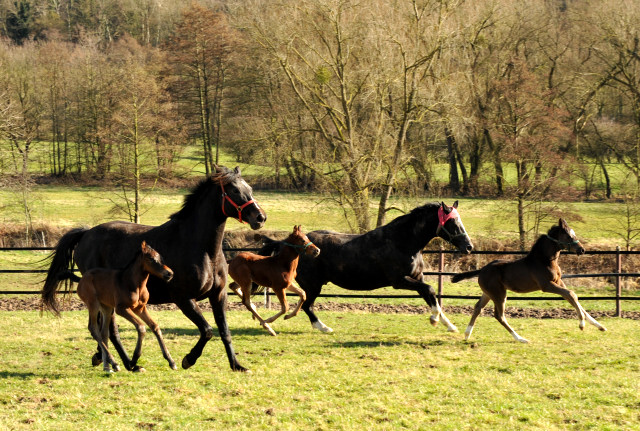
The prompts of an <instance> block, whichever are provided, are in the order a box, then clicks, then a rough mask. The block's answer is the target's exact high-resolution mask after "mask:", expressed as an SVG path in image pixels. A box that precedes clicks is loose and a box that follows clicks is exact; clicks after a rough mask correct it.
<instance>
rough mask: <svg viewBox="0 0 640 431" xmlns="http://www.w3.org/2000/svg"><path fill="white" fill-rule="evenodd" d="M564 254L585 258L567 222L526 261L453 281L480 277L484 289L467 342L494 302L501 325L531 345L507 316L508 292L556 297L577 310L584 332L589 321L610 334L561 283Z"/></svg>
mask: <svg viewBox="0 0 640 431" xmlns="http://www.w3.org/2000/svg"><path fill="white" fill-rule="evenodd" d="M562 250H567V251H572V252H575V253H576V254H577V255H582V254H584V248H583V247H582V245H581V244H580V241H578V240H577V238H576V235H575V232H574V231H573V229H571V228H570V227H569V225H567V222H566V221H564V219H560V221H559V223H558V225H557V226H553V227H552V228H551V229H549V231H548V232H547V234H546V235H542V236H540V238H538V240H537V241H536V243H535V244H534V245H533V247H532V248H531V251H530V252H529V254H527V255H526V256H525V257H523V258H522V259H518V260H515V261H504V260H494V261H493V262H491V263H489V264H487V265H486V266H484V267H482V268H481V269H479V270H476V271H469V272H462V273H460V274H456V275H454V276H453V278H452V279H451V281H453V282H454V283H456V282H458V281H460V280H464V279H467V278H471V277H474V276H476V275H477V276H478V284H479V285H480V288H481V289H482V297H481V298H480V300H479V301H478V302H477V303H476V305H475V308H474V310H473V315H472V316H471V320H470V321H469V325H468V326H467V330H466V331H465V339H466V340H468V339H469V337H471V332H472V331H473V325H474V324H475V321H476V318H477V317H478V315H480V312H481V311H482V309H483V308H484V306H485V305H487V303H488V302H489V301H490V300H491V301H493V304H494V307H495V318H496V319H497V320H498V322H500V323H501V324H502V326H504V327H505V328H507V331H509V333H510V334H511V335H512V336H513V338H515V339H516V340H517V341H520V342H521V343H528V341H527V340H526V339H524V338H522V337H521V336H519V335H518V334H517V333H516V331H514V330H513V328H512V327H511V326H509V324H508V323H507V319H506V318H505V316H504V309H505V304H506V302H507V290H511V291H513V292H517V293H529V292H534V291H537V290H541V291H543V292H549V293H556V294H558V295H560V296H562V297H563V298H564V299H566V300H567V301H569V303H570V304H571V305H573V307H574V308H575V309H576V311H577V312H578V318H579V319H580V329H584V326H585V319H586V320H587V321H589V323H591V324H592V325H594V326H596V327H597V328H598V329H600V330H601V331H606V328H605V327H604V326H602V325H601V324H600V323H598V321H596V320H595V319H594V318H593V317H591V316H590V315H589V313H587V312H586V311H585V309H584V308H582V305H580V302H579V301H578V297H577V296H576V294H575V293H574V292H573V291H572V290H570V289H567V287H566V286H565V284H564V282H563V281H562V280H561V277H562V271H561V270H560V267H559V266H558V257H559V256H560V251H562Z"/></svg>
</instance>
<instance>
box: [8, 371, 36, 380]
mask: <svg viewBox="0 0 640 431" xmlns="http://www.w3.org/2000/svg"><path fill="white" fill-rule="evenodd" d="M32 377H36V374H34V373H29V372H25V373H18V372H15V371H0V379H9V378H11V379H22V380H27V379H30V378H32Z"/></svg>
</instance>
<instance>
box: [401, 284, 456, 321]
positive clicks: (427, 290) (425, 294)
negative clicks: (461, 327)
mask: <svg viewBox="0 0 640 431" xmlns="http://www.w3.org/2000/svg"><path fill="white" fill-rule="evenodd" d="M393 287H394V288H395V289H408V290H414V291H416V292H418V294H419V295H420V296H421V297H422V299H424V300H425V301H426V303H427V305H429V306H430V307H431V317H430V318H429V320H430V321H431V324H432V325H433V326H435V325H437V324H438V321H440V320H441V321H442V323H444V324H445V325H446V326H447V330H448V331H449V332H458V328H456V326H455V325H454V324H453V323H451V322H450V321H449V319H448V318H447V316H445V314H444V312H443V311H442V308H440V304H438V299H437V298H436V292H435V291H434V290H433V287H431V286H429V285H428V284H426V283H423V282H422V281H418V280H416V279H414V278H411V277H409V276H406V277H404V279H402V280H401V281H399V282H398V283H396V284H394V285H393Z"/></svg>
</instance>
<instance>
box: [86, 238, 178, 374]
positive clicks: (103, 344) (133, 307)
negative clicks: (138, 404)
mask: <svg viewBox="0 0 640 431" xmlns="http://www.w3.org/2000/svg"><path fill="white" fill-rule="evenodd" d="M149 275H154V276H156V277H158V278H161V279H162V280H164V281H165V282H168V281H170V280H171V279H172V278H173V271H172V270H171V269H170V268H168V267H167V266H166V265H164V264H163V263H162V258H161V256H160V255H159V254H158V252H157V251H155V250H154V249H153V248H151V247H150V246H148V245H147V244H146V242H145V241H143V242H142V245H141V248H140V251H139V252H138V254H137V255H136V257H135V258H134V259H133V260H132V261H131V263H130V264H129V265H127V266H126V267H125V268H123V269H107V268H94V269H90V270H89V271H87V272H85V273H84V274H83V276H82V278H81V279H80V281H79V284H78V290H77V291H78V296H80V299H82V301H83V302H84V303H85V304H86V306H87V308H88V309H89V332H91V335H92V336H93V338H95V340H96V341H97V342H98V344H99V345H100V350H101V351H102V363H103V366H104V371H106V372H111V369H110V367H109V366H110V365H111V366H113V370H114V371H119V370H120V367H119V366H118V364H116V362H115V360H114V358H113V356H112V355H111V353H110V352H109V350H108V349H107V342H108V340H109V324H110V322H111V319H112V316H113V311H114V310H115V312H116V313H118V314H119V315H120V316H122V317H124V318H125V319H127V320H128V321H129V322H131V323H133V324H134V326H135V327H136V330H137V331H138V341H137V343H136V348H135V351H134V352H133V357H132V358H131V369H133V370H142V369H141V368H140V367H138V366H137V365H136V363H137V361H138V359H139V358H140V354H141V350H142V339H143V338H144V334H145V326H144V324H145V323H146V324H147V325H148V326H149V328H151V330H152V331H153V333H154V334H155V336H156V338H157V339H158V343H159V344H160V349H161V350H162V355H163V356H164V358H165V359H166V360H167V361H168V362H169V366H170V367H171V368H172V369H174V370H175V369H177V367H176V364H175V362H174V361H173V359H172V358H171V355H170V354H169V351H168V350H167V347H166V345H165V343H164V339H163V338H162V332H161V331H160V327H159V326H158V324H157V323H156V322H155V321H154V320H153V319H152V318H151V316H150V315H149V311H148V310H147V301H148V300H149V291H148V290H147V280H149ZM99 313H101V314H102V317H103V318H102V325H101V326H100V325H99V323H98V314H99Z"/></svg>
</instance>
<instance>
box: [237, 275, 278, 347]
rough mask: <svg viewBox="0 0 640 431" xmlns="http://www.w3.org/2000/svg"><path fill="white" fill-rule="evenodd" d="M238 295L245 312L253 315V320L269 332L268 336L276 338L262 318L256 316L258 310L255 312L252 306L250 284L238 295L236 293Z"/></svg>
mask: <svg viewBox="0 0 640 431" xmlns="http://www.w3.org/2000/svg"><path fill="white" fill-rule="evenodd" d="M238 290H240V287H238ZM236 293H237V292H236ZM238 295H240V298H242V303H243V304H244V306H245V307H247V310H249V311H250V312H251V314H252V315H253V318H254V319H257V320H258V322H260V325H261V326H262V327H263V328H264V329H266V330H267V331H268V332H269V334H271V335H273V336H276V335H277V334H276V331H274V330H273V328H272V327H271V326H270V325H269V324H268V323H267V322H266V321H265V320H264V319H263V318H262V316H260V314H258V310H256V306H255V305H254V304H253V302H251V283H249V285H248V286H246V287H242V290H241V292H240V293H238Z"/></svg>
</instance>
